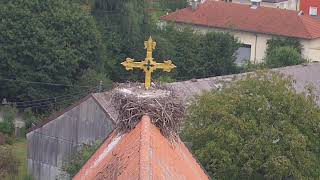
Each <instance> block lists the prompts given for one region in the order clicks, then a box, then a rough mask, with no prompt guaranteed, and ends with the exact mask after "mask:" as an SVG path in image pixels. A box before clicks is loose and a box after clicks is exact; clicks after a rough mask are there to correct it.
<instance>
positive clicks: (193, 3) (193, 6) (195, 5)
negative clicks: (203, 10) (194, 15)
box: [189, 0, 201, 10]
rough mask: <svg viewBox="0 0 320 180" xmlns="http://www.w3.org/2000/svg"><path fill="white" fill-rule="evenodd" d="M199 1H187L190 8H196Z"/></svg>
mask: <svg viewBox="0 0 320 180" xmlns="http://www.w3.org/2000/svg"><path fill="white" fill-rule="evenodd" d="M200 1H201V0H190V1H189V3H190V6H191V8H192V10H196V9H197V7H198V5H199V4H200Z"/></svg>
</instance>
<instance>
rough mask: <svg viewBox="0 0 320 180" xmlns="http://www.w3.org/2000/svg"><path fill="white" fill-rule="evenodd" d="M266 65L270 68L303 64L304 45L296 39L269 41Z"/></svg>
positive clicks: (282, 38)
mask: <svg viewBox="0 0 320 180" xmlns="http://www.w3.org/2000/svg"><path fill="white" fill-rule="evenodd" d="M267 45H268V47H267V50H266V57H265V61H266V65H267V66H268V67H270V68H275V67H282V66H290V65H296V64H301V63H302V62H303V59H302V57H301V51H302V45H301V43H300V41H299V40H297V39H294V38H284V37H281V38H280V37H277V38H272V39H270V40H268V41H267Z"/></svg>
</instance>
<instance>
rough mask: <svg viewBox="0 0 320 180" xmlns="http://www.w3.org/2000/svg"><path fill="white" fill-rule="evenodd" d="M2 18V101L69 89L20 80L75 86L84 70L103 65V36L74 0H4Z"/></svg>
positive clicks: (93, 21) (89, 16) (0, 13)
mask: <svg viewBox="0 0 320 180" xmlns="http://www.w3.org/2000/svg"><path fill="white" fill-rule="evenodd" d="M0 19H1V23H0V60H1V64H0V81H1V87H0V98H1V99H2V98H3V97H14V98H15V99H11V100H13V101H15V100H26V99H35V98H41V97H48V96H50V95H51V96H52V95H55V94H60V93H62V92H65V91H66V89H67V88H66V87H63V86H62V87H61V86H59V87H58V86H55V87H52V86H32V85H30V84H27V83H22V82H21V81H36V82H39V81H40V82H54V83H60V84H67V85H74V84H76V81H77V80H78V79H79V77H81V76H82V75H83V74H84V73H85V72H86V70H87V69H89V68H91V69H97V70H98V69H99V67H101V66H102V67H103V63H104V60H103V59H102V56H101V52H100V51H101V49H100V44H101V35H100V33H99V31H98V28H97V26H96V23H95V20H94V18H93V17H92V16H91V15H90V13H89V12H88V10H86V9H85V8H84V7H83V6H80V5H79V4H78V3H73V2H71V1H63V0H27V1H26V0H4V1H1V2H0ZM1 79H14V80H19V81H2V80H1ZM19 82H20V83H19ZM9 100H10V99H9Z"/></svg>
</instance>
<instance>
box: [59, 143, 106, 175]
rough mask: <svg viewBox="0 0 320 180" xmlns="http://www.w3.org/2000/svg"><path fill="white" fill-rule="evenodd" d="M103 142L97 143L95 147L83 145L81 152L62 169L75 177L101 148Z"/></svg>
mask: <svg viewBox="0 0 320 180" xmlns="http://www.w3.org/2000/svg"><path fill="white" fill-rule="evenodd" d="M100 144H101V142H99V141H97V142H95V143H94V144H93V145H87V144H83V146H82V147H81V150H80V151H78V152H77V153H76V154H74V155H73V157H72V158H71V160H70V162H68V163H66V164H65V165H64V166H63V167H62V169H63V171H65V172H67V173H68V174H69V175H70V176H71V177H73V176H75V175H76V174H77V173H78V171H79V170H80V169H81V168H82V166H83V165H84V164H85V163H86V162H87V161H88V160H89V159H90V157H91V156H92V155H93V153H95V152H96V150H97V149H98V148H99V147H100Z"/></svg>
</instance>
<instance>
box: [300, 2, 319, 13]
mask: <svg viewBox="0 0 320 180" xmlns="http://www.w3.org/2000/svg"><path fill="white" fill-rule="evenodd" d="M300 10H301V11H303V13H305V14H308V15H310V16H320V0H301V2H300Z"/></svg>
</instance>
